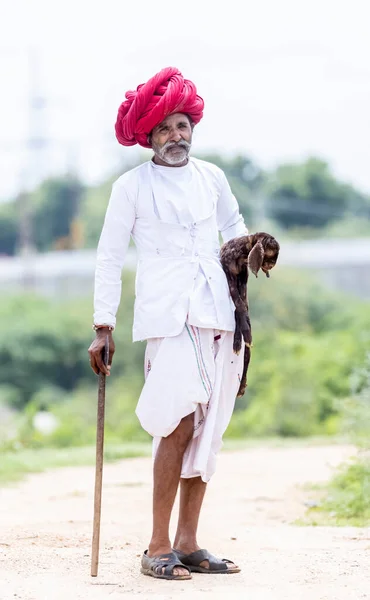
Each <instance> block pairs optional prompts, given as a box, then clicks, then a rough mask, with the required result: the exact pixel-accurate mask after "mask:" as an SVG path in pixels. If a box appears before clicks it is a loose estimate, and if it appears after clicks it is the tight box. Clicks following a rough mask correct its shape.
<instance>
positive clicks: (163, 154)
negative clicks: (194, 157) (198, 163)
mask: <svg viewBox="0 0 370 600" xmlns="http://www.w3.org/2000/svg"><path fill="white" fill-rule="evenodd" d="M192 134H193V129H192V126H191V123H190V121H189V118H188V117H187V115H184V114H182V113H175V114H173V115H169V116H168V117H167V118H166V119H164V121H162V123H160V124H159V125H157V126H156V127H154V129H153V131H152V133H151V144H152V148H153V150H154V152H155V154H156V155H157V157H158V158H159V159H160V160H161V161H163V162H164V163H166V164H168V165H172V166H180V165H182V164H185V163H186V160H187V158H188V154H189V151H190V148H191V139H192Z"/></svg>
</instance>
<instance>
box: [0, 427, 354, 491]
mask: <svg viewBox="0 0 370 600" xmlns="http://www.w3.org/2000/svg"><path fill="white" fill-rule="evenodd" d="M335 443H346V440H343V439H341V438H325V437H317V438H316V437H315V438H303V439H302V438H290V439H287V438H259V439H255V438H251V439H244V440H232V439H226V440H225V445H224V450H225V451H238V450H245V449H246V448H252V447H254V448H258V447H264V448H280V447H300V446H308V445H310V446H319V445H328V444H335ZM137 456H151V444H150V443H135V442H130V443H126V444H116V445H111V444H106V446H105V451H104V461H105V462H113V461H115V460H120V459H123V458H133V457H137ZM94 464H95V447H94V446H86V447H71V448H42V449H28V450H25V449H22V450H17V451H13V452H3V453H2V454H1V461H0V486H1V485H4V484H6V483H12V482H16V481H20V480H21V479H22V478H23V477H24V476H25V475H27V474H30V473H41V472H42V471H45V470H46V469H54V468H57V467H69V466H88V465H94Z"/></svg>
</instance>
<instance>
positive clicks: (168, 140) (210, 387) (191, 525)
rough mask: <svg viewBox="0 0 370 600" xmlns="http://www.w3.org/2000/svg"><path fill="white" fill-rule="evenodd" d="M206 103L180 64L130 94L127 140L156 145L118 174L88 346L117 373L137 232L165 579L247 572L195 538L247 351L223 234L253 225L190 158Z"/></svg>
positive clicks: (138, 325) (143, 401)
mask: <svg viewBox="0 0 370 600" xmlns="http://www.w3.org/2000/svg"><path fill="white" fill-rule="evenodd" d="M203 106H204V103H203V100H202V98H201V97H200V96H198V95H197V91H196V88H195V86H194V84H193V83H192V82H191V81H188V80H186V79H184V78H183V76H182V75H181V73H180V72H179V71H178V70H177V69H175V68H172V67H169V68H166V69H163V70H162V71H160V73H158V74H157V75H155V76H154V77H153V78H152V79H150V80H149V81H148V82H147V83H146V84H142V85H139V86H138V88H137V90H136V91H130V92H127V93H126V100H125V101H124V102H123V103H122V105H121V106H120V108H119V111H118V117H117V122H116V135H117V139H118V141H119V142H120V143H121V144H123V145H126V146H130V145H133V144H135V143H139V144H140V145H141V146H144V147H146V148H152V150H153V152H154V156H153V158H152V159H151V160H150V161H148V162H145V163H144V164H142V165H140V166H139V167H136V168H135V169H132V170H130V171H128V172H126V173H124V175H122V176H121V177H119V179H118V180H117V181H116V182H115V183H114V184H113V189H112V194H111V197H110V201H109V205H108V209H107V213H106V217H105V222H104V226H103V230H102V234H101V238H100V242H99V246H98V253H97V265H96V277H95V312H94V328H95V330H96V339H95V340H94V341H93V343H92V344H91V346H90V348H89V353H90V357H91V366H92V368H93V370H94V371H95V373H99V372H100V371H102V372H103V373H105V374H107V375H109V373H110V368H111V367H110V364H111V362H112V355H113V352H114V343H113V339H112V331H113V329H114V328H115V326H116V312H117V308H118V305H119V302H120V294H121V271H122V268H123V265H124V261H125V255H126V252H127V248H128V244H129V240H130V236H132V238H133V240H134V242H135V245H136V247H137V251H138V268H137V275H136V301H135V310H134V326H133V341H140V340H146V353H145V384H144V387H143V390H142V393H141V395H140V398H139V402H138V405H137V409H136V414H137V416H138V418H139V420H140V423H141V425H142V427H143V428H144V429H145V430H146V431H147V432H149V434H151V435H152V436H153V456H154V491H153V531H152V537H151V540H150V543H149V547H148V550H146V551H145V552H144V554H143V556H142V560H141V567H142V568H141V571H142V573H144V574H146V575H151V576H152V577H157V578H163V579H189V578H190V577H191V572H193V571H195V572H200V573H218V574H219V573H237V572H239V570H240V569H239V568H238V567H237V566H236V565H235V564H234V563H233V562H231V561H229V560H225V559H218V558H216V557H215V556H213V555H212V554H210V553H209V552H208V551H207V550H202V549H201V548H200V546H199V545H198V542H197V527H198V520H199V514H200V510H201V506H202V502H203V498H204V494H205V491H206V486H207V482H208V481H209V480H210V478H211V476H212V475H213V473H214V471H215V466H216V455H217V453H218V451H219V450H220V448H221V446H222V436H223V434H224V432H225V430H226V428H227V426H228V424H229V421H230V418H231V415H232V412H233V409H234V402H235V397H236V394H237V392H238V388H239V382H240V377H241V374H242V371H243V352H241V353H240V355H239V356H236V355H235V354H234V353H233V331H234V327H235V320H234V305H233V302H232V300H231V297H230V293H229V289H228V284H227V281H226V277H225V274H224V272H223V270H222V267H221V264H220V260H219V249H220V244H219V232H220V233H221V235H222V238H223V241H224V242H225V241H228V240H230V239H232V238H234V237H237V236H240V235H245V234H246V233H247V230H246V227H245V224H244V221H243V218H242V216H241V215H240V214H239V208H238V204H237V201H236V199H235V198H234V196H233V194H232V193H231V190H230V187H229V185H228V182H227V180H226V177H225V175H224V173H223V172H222V171H221V170H220V169H219V168H218V167H216V166H215V165H213V164H210V163H208V162H204V161H201V160H198V159H195V158H192V157H190V156H189V151H190V148H191V142H192V133H193V128H194V125H196V124H197V123H198V122H199V121H200V119H201V118H202V116H203ZM107 333H108V335H109V336H110V348H111V356H110V359H109V366H107V367H106V366H105V365H104V364H103V361H102V349H103V347H104V343H105V339H106V335H107ZM179 483H180V511H179V519H178V526H177V532H176V536H175V539H174V541H173V544H171V541H170V537H169V523H170V517H171V512H172V508H173V505H174V501H175V496H176V493H177V489H178V486H179Z"/></svg>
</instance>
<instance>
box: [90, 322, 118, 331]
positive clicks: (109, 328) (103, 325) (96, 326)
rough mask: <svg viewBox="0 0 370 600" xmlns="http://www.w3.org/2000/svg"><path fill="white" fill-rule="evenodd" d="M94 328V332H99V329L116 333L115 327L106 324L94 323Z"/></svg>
mask: <svg viewBox="0 0 370 600" xmlns="http://www.w3.org/2000/svg"><path fill="white" fill-rule="evenodd" d="M92 328H93V329H94V331H97V330H99V329H108V331H114V327H113V325H106V324H102V325H97V324H95V323H94V325H93V326H92Z"/></svg>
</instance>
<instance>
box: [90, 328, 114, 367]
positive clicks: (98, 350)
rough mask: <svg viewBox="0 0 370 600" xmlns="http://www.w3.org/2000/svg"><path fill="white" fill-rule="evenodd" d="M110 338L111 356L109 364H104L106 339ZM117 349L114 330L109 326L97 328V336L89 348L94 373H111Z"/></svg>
mask: <svg viewBox="0 0 370 600" xmlns="http://www.w3.org/2000/svg"><path fill="white" fill-rule="evenodd" d="M107 336H108V338H109V358H108V365H105V364H104V360H103V355H104V348H105V341H106V339H107ZM114 351H115V345H114V340H113V335H112V332H111V331H110V329H109V327H101V328H99V329H97V330H96V338H95V340H94V341H93V342H92V344H91V345H90V348H89V350H88V352H89V354H90V365H91V368H92V370H93V371H94V373H96V374H97V375H99V373H104V375H110V368H111V364H112V360H113V354H114Z"/></svg>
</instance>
